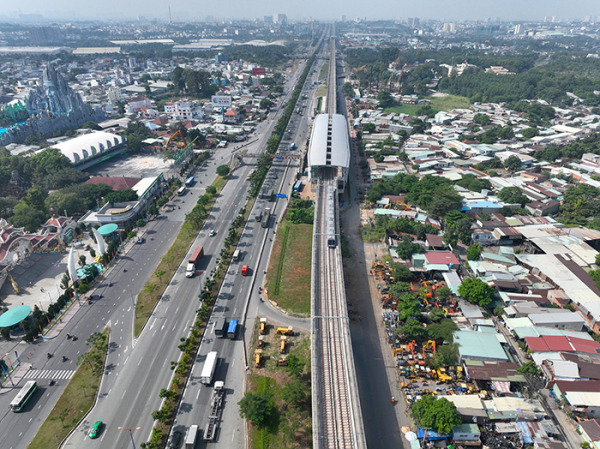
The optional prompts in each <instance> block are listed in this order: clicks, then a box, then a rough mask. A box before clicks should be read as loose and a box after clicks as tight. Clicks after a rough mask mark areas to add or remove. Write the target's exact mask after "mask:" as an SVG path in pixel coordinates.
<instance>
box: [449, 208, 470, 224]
mask: <svg viewBox="0 0 600 449" xmlns="http://www.w3.org/2000/svg"><path fill="white" fill-rule="evenodd" d="M465 218H467V217H466V215H465V214H463V213H462V212H461V211H459V210H457V209H453V210H451V211H450V212H448V213H447V214H446V216H445V217H444V221H445V223H446V226H451V225H453V224H454V223H456V222H457V221H459V220H463V219H465Z"/></svg>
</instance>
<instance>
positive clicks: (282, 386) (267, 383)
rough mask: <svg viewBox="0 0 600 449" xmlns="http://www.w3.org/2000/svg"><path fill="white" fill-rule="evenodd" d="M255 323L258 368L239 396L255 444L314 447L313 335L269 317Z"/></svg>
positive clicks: (267, 448) (259, 446)
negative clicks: (295, 329) (311, 338)
mask: <svg viewBox="0 0 600 449" xmlns="http://www.w3.org/2000/svg"><path fill="white" fill-rule="evenodd" d="M261 326H262V329H264V330H261ZM254 329H255V330H254V333H253V336H252V339H251V342H250V345H251V351H252V354H253V364H252V366H253V369H252V373H251V374H250V375H249V376H248V379H247V383H246V394H245V395H244V398H243V399H242V400H241V401H240V402H239V405H240V414H241V415H242V417H244V418H246V419H247V420H248V421H249V422H250V426H249V439H250V448H253V449H254V448H255V449H271V448H273V449H274V448H282V447H295V448H309V447H312V418H311V411H312V402H311V398H312V396H311V386H310V339H309V337H308V335H307V334H304V333H298V332H294V331H293V330H290V329H289V328H288V327H280V326H277V325H276V324H273V323H268V322H266V321H265V320H264V319H263V320H256V322H255V326H254ZM255 351H256V352H255ZM257 355H258V356H259V357H258V358H257V357H256V356H257ZM260 404H262V405H263V406H262V407H259V408H256V407H255V406H256V405H260Z"/></svg>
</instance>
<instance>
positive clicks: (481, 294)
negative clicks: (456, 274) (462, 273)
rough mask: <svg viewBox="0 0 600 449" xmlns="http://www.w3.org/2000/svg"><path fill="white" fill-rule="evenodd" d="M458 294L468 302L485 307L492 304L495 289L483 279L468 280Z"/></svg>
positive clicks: (461, 286) (461, 285) (463, 283)
mask: <svg viewBox="0 0 600 449" xmlns="http://www.w3.org/2000/svg"><path fill="white" fill-rule="evenodd" d="M458 293H459V294H460V296H462V297H463V298H465V299H466V300H467V301H469V302H472V303H474V304H477V305H479V306H482V307H485V306H487V305H488V304H489V303H491V302H492V296H493V294H494V289H493V288H492V287H490V286H489V285H488V284H486V283H485V282H483V281H482V280H481V279H478V278H467V279H465V280H464V281H463V282H462V284H460V287H458Z"/></svg>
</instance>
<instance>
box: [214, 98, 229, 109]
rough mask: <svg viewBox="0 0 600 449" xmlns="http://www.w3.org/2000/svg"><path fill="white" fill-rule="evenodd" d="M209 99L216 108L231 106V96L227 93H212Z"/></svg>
mask: <svg viewBox="0 0 600 449" xmlns="http://www.w3.org/2000/svg"><path fill="white" fill-rule="evenodd" d="M211 101H212V105H213V106H215V107H218V108H223V107H229V106H231V97H230V96H229V95H213V96H212V97H211Z"/></svg>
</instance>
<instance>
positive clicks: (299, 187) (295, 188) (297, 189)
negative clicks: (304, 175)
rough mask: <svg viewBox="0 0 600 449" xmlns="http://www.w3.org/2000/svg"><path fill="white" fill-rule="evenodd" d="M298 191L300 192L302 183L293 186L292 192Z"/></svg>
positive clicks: (298, 182)
mask: <svg viewBox="0 0 600 449" xmlns="http://www.w3.org/2000/svg"><path fill="white" fill-rule="evenodd" d="M300 190H302V181H297V182H296V183H295V184H294V192H299V191H300Z"/></svg>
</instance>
